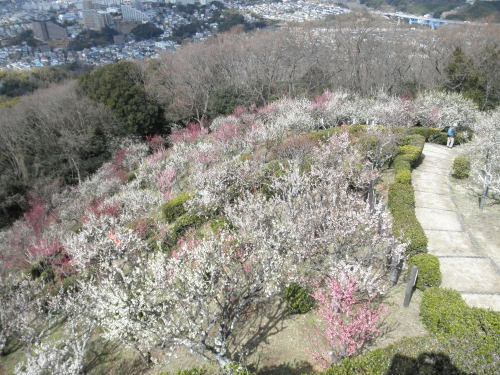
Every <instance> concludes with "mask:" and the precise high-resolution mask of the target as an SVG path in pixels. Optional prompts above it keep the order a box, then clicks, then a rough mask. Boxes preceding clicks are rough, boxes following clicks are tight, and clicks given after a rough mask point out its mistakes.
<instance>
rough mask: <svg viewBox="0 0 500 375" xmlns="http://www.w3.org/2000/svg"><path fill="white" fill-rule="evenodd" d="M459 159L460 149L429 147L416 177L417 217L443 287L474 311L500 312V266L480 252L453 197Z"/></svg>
mask: <svg viewBox="0 0 500 375" xmlns="http://www.w3.org/2000/svg"><path fill="white" fill-rule="evenodd" d="M458 155H459V153H458V151H457V150H456V149H453V150H450V149H448V148H447V147H446V146H440V145H434V144H431V143H426V144H425V147H424V151H423V158H424V159H423V161H422V163H421V164H420V165H419V166H418V167H417V168H416V169H415V170H414V171H413V172H412V185H413V187H414V189H415V206H416V207H415V211H416V214H417V218H418V220H419V221H420V223H421V224H422V226H423V228H424V230H425V234H426V235H427V238H428V239H429V244H428V252H429V253H430V254H433V255H435V256H437V257H438V258H439V262H440V263H441V273H442V274H443V281H442V284H441V286H442V287H444V288H453V289H456V290H458V291H459V292H460V293H462V296H463V298H464V299H465V300H466V301H467V302H468V303H469V305H471V306H477V307H491V308H493V309H495V310H498V311H500V269H499V266H500V265H497V264H495V262H494V261H493V260H492V259H491V258H490V257H489V256H488V255H486V254H485V253H483V252H482V251H481V250H480V249H479V247H478V246H477V243H476V241H475V240H474V237H473V236H472V234H471V233H470V232H469V231H468V230H467V228H466V227H465V226H464V222H463V220H462V217H461V215H460V212H459V211H458V210H457V208H456V206H455V203H454V202H453V197H452V195H451V190H450V178H452V177H451V173H452V164H453V160H454V159H455V157H456V156H458Z"/></svg>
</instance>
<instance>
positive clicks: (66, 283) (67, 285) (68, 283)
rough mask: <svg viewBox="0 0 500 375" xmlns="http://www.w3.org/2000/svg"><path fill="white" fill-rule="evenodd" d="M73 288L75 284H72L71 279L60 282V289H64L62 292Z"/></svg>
mask: <svg viewBox="0 0 500 375" xmlns="http://www.w3.org/2000/svg"><path fill="white" fill-rule="evenodd" d="M74 286H75V283H74V282H73V280H72V279H71V278H69V277H68V278H66V279H64V280H63V282H62V287H63V288H64V290H68V289H71V288H73V287H74Z"/></svg>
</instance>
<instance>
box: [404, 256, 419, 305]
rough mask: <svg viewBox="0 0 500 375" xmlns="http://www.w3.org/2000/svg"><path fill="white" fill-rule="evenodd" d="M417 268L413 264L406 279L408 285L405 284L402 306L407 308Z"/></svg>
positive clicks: (415, 279)
mask: <svg viewBox="0 0 500 375" xmlns="http://www.w3.org/2000/svg"><path fill="white" fill-rule="evenodd" d="M417 276H418V268H417V266H413V267H412V268H411V271H410V278H409V279H408V285H407V286H406V293H405V300H404V302H403V307H405V308H407V307H408V306H410V300H411V295H412V294H413V287H414V286H415V283H416V282H417Z"/></svg>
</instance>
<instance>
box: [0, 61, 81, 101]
mask: <svg viewBox="0 0 500 375" xmlns="http://www.w3.org/2000/svg"><path fill="white" fill-rule="evenodd" d="M71 78H75V74H74V73H72V72H69V71H67V70H65V69H61V68H58V67H52V66H51V67H43V68H37V69H33V70H30V71H12V70H4V71H0V83H1V85H0V95H5V96H7V97H9V98H14V97H18V96H22V95H25V94H28V93H30V92H33V91H35V90H36V89H40V88H47V87H49V86H50V85H51V84H53V83H60V82H63V81H65V80H68V79H71Z"/></svg>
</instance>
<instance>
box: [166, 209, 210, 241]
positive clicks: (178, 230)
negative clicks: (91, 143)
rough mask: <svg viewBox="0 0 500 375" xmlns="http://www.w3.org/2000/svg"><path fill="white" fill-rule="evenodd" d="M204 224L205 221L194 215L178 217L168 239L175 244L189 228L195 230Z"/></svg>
mask: <svg viewBox="0 0 500 375" xmlns="http://www.w3.org/2000/svg"><path fill="white" fill-rule="evenodd" d="M205 222H206V219H204V218H201V217H199V216H196V215H189V214H184V215H182V216H181V217H179V218H178V219H177V220H176V222H175V224H174V227H173V228H172V230H171V231H170V238H171V240H172V241H173V242H177V240H178V239H179V238H181V237H182V236H183V235H184V234H185V233H186V232H187V231H188V229H190V228H194V229H197V228H199V227H200V226H202V225H203V223H205Z"/></svg>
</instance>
